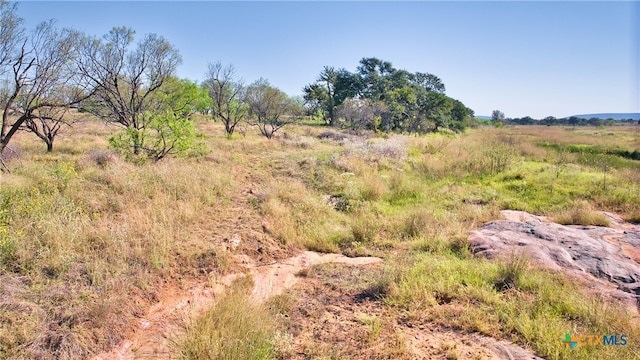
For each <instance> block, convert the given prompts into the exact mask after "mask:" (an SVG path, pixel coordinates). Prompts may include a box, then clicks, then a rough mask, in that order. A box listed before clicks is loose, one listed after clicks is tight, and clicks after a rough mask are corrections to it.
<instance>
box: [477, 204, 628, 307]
mask: <svg viewBox="0 0 640 360" xmlns="http://www.w3.org/2000/svg"><path fill="white" fill-rule="evenodd" d="M606 215H607V216H609V218H610V219H611V220H612V227H611V228H607V227H599V226H573V225H571V226H565V225H560V224H556V223H552V222H548V221H546V219H545V218H543V217H538V216H534V215H531V214H527V213H523V212H514V211H505V212H503V216H504V217H505V218H507V219H509V220H497V221H492V222H489V223H486V224H485V225H483V226H482V227H481V228H480V229H478V230H476V231H473V232H472V233H471V234H470V235H469V243H470V245H471V247H472V249H473V251H474V252H475V253H476V254H478V255H481V256H485V257H487V258H490V259H491V258H508V257H510V256H512V255H513V254H522V255H524V256H527V257H528V258H529V259H530V260H531V261H532V262H533V263H534V264H536V265H538V266H542V267H545V268H548V269H552V270H557V271H562V272H564V273H566V274H568V275H569V276H572V277H574V278H580V279H583V280H585V281H586V282H587V284H588V285H589V286H590V287H593V288H594V289H597V290H599V291H600V292H601V293H603V294H604V295H607V296H610V297H613V298H616V299H619V300H622V301H623V302H625V303H627V304H630V305H632V306H634V307H637V306H640V227H638V226H636V225H632V224H623V223H621V222H620V221H619V218H617V217H616V216H615V215H613V214H610V213H607V214H606Z"/></svg>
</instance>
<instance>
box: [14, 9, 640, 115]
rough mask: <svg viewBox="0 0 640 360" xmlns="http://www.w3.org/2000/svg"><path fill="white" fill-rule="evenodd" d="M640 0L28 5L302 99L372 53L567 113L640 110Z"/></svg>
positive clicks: (39, 17) (189, 73)
mask: <svg viewBox="0 0 640 360" xmlns="http://www.w3.org/2000/svg"><path fill="white" fill-rule="evenodd" d="M639 4H640V2H638V1H624V2H623V1H606V2H594V1H587V2H578V1H531V2H524V1H492V2H488V1H472V2H462V1H440V2H435V1H414V2H369V1H359V2H338V1H333V2H309V1H300V2H296V1H290V2H270V1H262V2H216V1H190V2H185V1H139V2H131V1H107V2H97V1H84V2H80V1H72V2H61V1H23V2H20V4H19V8H18V9H19V14H20V15H21V16H22V17H24V18H25V20H26V24H27V26H28V27H29V28H33V27H34V26H35V25H36V24H37V23H39V22H41V21H44V20H47V19H51V18H54V19H57V22H58V25H59V26H60V27H72V28H75V29H77V30H81V31H84V32H85V33H87V34H91V35H95V36H102V35H103V34H105V33H106V32H108V31H109V30H110V29H111V28H112V27H114V26H128V27H131V28H133V29H135V30H136V32H137V34H138V37H141V36H142V35H143V34H147V33H157V34H159V35H162V36H164V37H165V38H167V39H168V40H169V41H170V42H171V43H172V44H173V45H175V46H176V47H177V48H178V50H179V51H180V54H181V55H182V58H183V62H182V65H181V66H180V67H179V69H178V76H180V77H182V78H189V79H191V80H195V81H201V80H202V79H203V78H204V75H205V72H206V70H207V64H208V63H210V62H215V61H217V60H220V61H222V62H223V63H225V64H228V63H231V64H233V65H234V66H235V67H236V70H237V73H238V74H239V75H240V76H241V77H243V78H244V79H245V80H246V81H248V82H251V81H254V80H256V79H258V78H260V77H264V78H266V79H268V80H269V81H270V82H271V84H273V85H275V86H277V87H279V88H280V89H282V90H284V91H286V92H287V93H289V94H290V95H302V88H303V86H304V85H306V84H308V83H311V82H313V81H314V80H315V79H316V77H317V76H318V73H319V72H320V70H321V69H322V67H323V66H325V65H331V66H334V67H337V68H346V69H347V70H349V71H355V70H356V66H357V65H358V62H359V60H360V59H361V58H363V57H378V58H381V59H383V60H387V61H390V62H391V63H392V64H393V65H394V66H395V67H396V68H401V69H406V70H408V71H411V72H415V71H420V72H429V73H432V74H435V75H437V76H439V77H440V78H441V79H442V81H443V82H444V84H445V86H446V88H447V95H449V96H451V97H453V98H456V99H459V100H460V101H462V102H463V103H465V105H467V106H468V107H470V108H472V109H473V110H474V111H475V113H476V115H490V114H491V111H492V110H496V109H499V110H501V111H503V112H504V113H505V115H506V116H507V117H523V116H532V117H534V118H543V117H546V116H550V115H551V116H556V117H564V116H569V115H575V114H585V113H600V112H640V91H639V88H640V25H639V22H640V20H639V17H640V5H639Z"/></svg>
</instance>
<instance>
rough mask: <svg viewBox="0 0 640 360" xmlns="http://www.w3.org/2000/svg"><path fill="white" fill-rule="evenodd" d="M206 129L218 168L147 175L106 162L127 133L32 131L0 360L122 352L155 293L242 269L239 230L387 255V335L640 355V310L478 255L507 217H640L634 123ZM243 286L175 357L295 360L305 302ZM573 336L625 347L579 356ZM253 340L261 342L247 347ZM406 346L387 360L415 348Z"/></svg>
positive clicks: (291, 245)
mask: <svg viewBox="0 0 640 360" xmlns="http://www.w3.org/2000/svg"><path fill="white" fill-rule="evenodd" d="M198 127H199V129H200V130H201V131H202V132H203V133H204V134H205V135H206V144H207V147H208V148H209V150H208V152H207V154H206V155H204V156H199V157H192V158H168V159H165V160H163V161H161V162H159V163H152V162H149V163H146V164H142V165H133V164H131V163H128V162H126V161H125V160H123V159H122V158H121V157H120V156H118V154H116V153H114V152H113V151H112V150H110V149H109V148H108V142H107V139H108V137H109V135H110V134H112V133H113V132H114V131H116V130H117V129H115V128H111V127H106V126H105V125H103V124H101V123H98V122H93V121H90V120H88V121H86V122H83V123H79V124H76V125H75V126H74V127H73V128H71V129H68V130H67V132H66V134H65V135H64V137H63V138H61V139H60V140H58V141H57V142H56V145H55V148H54V151H53V153H46V152H45V150H46V148H45V146H44V144H42V143H39V142H37V141H36V139H35V137H31V136H28V135H27V134H21V135H20V136H19V137H18V138H16V139H15V140H16V141H15V142H14V143H12V147H13V148H14V150H15V152H16V153H17V154H19V157H17V158H15V159H12V160H9V161H8V165H9V166H10V167H11V169H12V173H10V174H8V173H2V174H0V358H43V359H54V358H55V359H58V358H59V359H76V358H81V357H89V356H91V355H93V354H96V353H98V352H100V351H104V350H107V349H109V348H111V347H113V346H114V345H116V344H117V343H118V342H119V341H121V340H122V339H123V338H125V337H126V336H127V334H128V333H129V332H130V331H131V330H132V329H133V327H134V326H135V319H136V317H137V316H140V314H141V313H142V312H143V311H144V309H146V308H147V307H148V306H149V305H150V304H153V303H154V301H155V297H156V295H157V293H156V292H157V289H158V288H160V287H162V286H166V285H167V284H180V283H181V282H183V281H184V280H185V279H202V281H207V279H211V278H215V277H217V276H220V275H222V274H226V273H230V272H234V271H238V270H239V269H240V265H239V264H237V263H236V260H235V258H234V257H233V256H231V254H230V253H229V251H228V250H226V247H225V245H224V244H225V241H226V239H228V238H231V237H232V236H233V235H239V236H240V237H241V238H242V243H241V246H240V248H239V251H240V252H242V253H245V254H247V255H249V256H251V257H253V258H255V259H258V260H259V261H270V260H273V259H281V258H284V257H286V256H287V255H288V254H292V253H293V252H295V251H296V250H297V249H304V248H306V249H310V250H316V251H322V252H341V253H344V254H346V255H349V256H359V255H374V256H380V257H383V258H384V259H385V269H384V273H383V274H382V275H380V276H378V277H376V279H375V281H373V280H372V281H373V283H372V284H369V285H368V286H373V288H375V289H377V290H376V292H375V296H374V297H375V301H376V302H377V304H378V305H377V306H380V307H381V309H383V310H384V319H383V321H382V320H381V321H382V323H384V324H386V323H387V322H390V321H395V320H394V319H399V318H402V319H409V320H410V321H411V322H414V323H437V324H439V325H441V326H445V327H447V328H450V329H455V330H456V331H459V332H461V333H467V332H477V333H480V334H484V335H488V336H491V337H494V338H497V339H506V340H510V341H513V342H515V343H517V344H520V345H522V346H527V347H530V348H531V349H532V350H533V351H534V352H536V353H537V354H538V355H540V356H543V357H546V358H550V359H565V358H571V359H576V358H577V359H593V358H620V359H630V358H638V357H640V355H638V354H639V352H640V345H638V341H637V339H640V327H639V326H638V322H637V317H636V316H635V315H632V314H629V313H627V312H625V310H623V309H620V308H618V307H616V305H615V304H610V303H607V302H606V301H604V300H602V299H597V298H594V297H593V296H590V295H589V294H585V293H584V292H583V291H582V290H581V289H580V288H578V287H577V285H575V284H573V283H572V282H571V281H569V280H568V279H566V278H565V277H563V275H562V274H557V273H552V272H549V271H544V270H540V269H536V268H535V267H534V266H533V265H532V264H530V263H528V262H527V261H526V260H525V259H519V258H514V259H512V260H511V261H507V262H491V261H487V260H483V259H478V258H476V257H474V256H473V255H472V254H471V253H470V251H469V248H468V243H467V234H468V233H469V231H470V230H473V229H476V228H478V227H479V226H480V225H481V224H483V223H484V222H486V221H490V220H493V219H497V218H498V217H499V211H500V210H502V209H514V210H525V211H529V212H532V213H535V214H540V215H546V216H549V217H550V218H552V219H555V220H557V221H558V222H562V223H581V224H606V223H605V222H606V219H603V218H602V217H601V216H598V213H596V212H595V210H607V211H613V212H617V213H620V214H622V215H623V217H624V218H626V219H627V220H629V221H635V222H638V221H640V161H638V160H635V159H633V154H634V151H636V150H638V149H640V133H639V132H638V131H639V130H638V129H637V128H634V127H617V126H614V127H607V128H562V127H507V128H502V129H494V128H481V129H471V130H468V131H467V132H466V133H464V134H461V135H453V134H432V135H429V136H421V137H416V136H405V135H391V136H389V137H384V138H383V137H375V136H373V135H371V134H361V135H357V136H356V135H351V134H346V133H342V132H339V131H336V130H332V129H329V128H326V127H322V126H318V125H316V124H306V125H298V126H291V127H289V128H285V129H284V131H283V133H282V134H281V135H280V136H279V137H278V138H275V139H272V140H267V139H264V138H262V137H259V136H258V134H257V133H255V132H254V131H252V130H255V129H249V131H247V133H246V136H239V135H238V136H235V137H233V138H232V139H226V138H225V137H224V131H223V127H222V125H221V124H216V123H210V122H200V123H198ZM576 208H580V209H582V211H581V212H580V213H576V211H575V209H576ZM248 288H249V286H248V285H247V284H239V285H236V286H234V290H233V291H230V294H229V295H228V296H227V297H225V298H223V299H221V300H220V301H219V302H218V304H217V305H216V306H214V308H212V309H211V310H210V311H206V312H205V313H204V314H203V315H202V317H201V318H199V319H196V320H194V322H193V323H189V324H187V325H186V330H185V334H186V335H184V336H182V337H180V338H179V339H176V340H175V341H176V343H177V344H178V345H176V354H178V355H177V356H180V357H182V358H185V359H199V358H229V357H228V356H227V355H229V354H233V356H232V358H236V359H239V358H247V359H248V358H277V357H281V358H288V357H291V356H292V355H291V353H290V352H288V350H286V348H287V344H286V342H287V340H286V339H290V337H291V334H292V332H293V330H292V326H293V325H292V324H291V323H290V322H287V321H285V320H283V319H286V318H287V317H288V316H289V315H292V314H293V313H292V312H293V307H292V306H288V305H287V304H285V303H284V302H282V303H278V302H277V301H275V302H270V303H268V304H267V305H266V306H264V307H261V308H260V309H256V308H255V306H254V305H252V304H250V303H249V302H247V301H245V300H246V291H247V289H248ZM289 313H291V314H289ZM229 314H254V315H252V316H253V317H246V316H229ZM285 315H286V316H285ZM265 319H268V320H265ZM317 321H320V319H317ZM361 321H362V323H363V326H365V327H367V326H368V327H371V328H372V329H373V328H376V329H378V330H376V331H382V332H384V331H385V330H384V329H386V328H387V327H385V326H378V325H376V324H377V322H376V321H377V320H376V321H373V320H371V319H369V318H366V319H365V318H364V317H363V318H362V319H361ZM256 322H260V323H262V324H264V326H263V327H259V328H254V327H253V326H252V324H255V323H256ZM247 329H253V330H255V331H247ZM566 332H571V333H579V334H609V333H622V332H624V333H625V334H627V337H628V338H629V339H631V340H630V342H629V344H628V345H627V346H620V347H583V348H580V349H574V350H568V349H566V348H565V346H564V345H563V344H562V343H561V339H562V337H563V336H564V334H565V333H566ZM202 334H206V336H204V337H203V336H202ZM241 335H242V336H245V335H246V336H249V337H250V339H245V340H243V341H242V343H243V344H255V345H251V346H249V347H248V348H242V347H239V346H236V345H237V343H238V340H237V339H235V338H236V337H238V336H241ZM345 336H348V334H345ZM283 339H285V340H283ZM308 341H313V340H308ZM234 344H235V345H234ZM307 345H308V346H307V348H313V346H314V344H313V343H310V344H307ZM316 345H318V346H320V345H321V344H316ZM353 346H355V345H353ZM394 346H395V347H394V351H395V352H394V354H395V355H394V357H401V356H402V354H403V351H407V350H406V349H404V348H403V346H402V344H396V345H394ZM450 353H451V354H452V355H451V356H454V355H455V351H453V352H451V351H450ZM404 354H405V355H406V354H408V352H407V353H404ZM338 355H339V354H338ZM225 356H227V357H225ZM338 357H339V356H338Z"/></svg>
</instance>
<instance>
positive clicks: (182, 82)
mask: <svg viewBox="0 0 640 360" xmlns="http://www.w3.org/2000/svg"><path fill="white" fill-rule="evenodd" d="M150 100H151V101H150V102H149V108H150V109H156V110H157V111H158V112H164V111H166V110H170V111H172V112H173V113H175V114H176V115H179V116H181V117H186V118H190V117H191V115H193V114H195V113H197V112H199V113H202V112H204V111H206V110H207V109H210V108H211V106H212V104H211V98H210V97H209V94H208V93H207V90H206V89H205V88H203V87H201V86H198V84H197V83H195V82H193V81H191V80H189V79H178V78H177V77H175V76H169V77H168V78H167V79H166V81H165V83H164V84H163V85H162V86H161V87H160V88H159V89H158V91H156V92H155V93H153V94H152V95H151V96H150Z"/></svg>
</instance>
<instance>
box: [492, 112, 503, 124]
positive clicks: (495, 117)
mask: <svg viewBox="0 0 640 360" xmlns="http://www.w3.org/2000/svg"><path fill="white" fill-rule="evenodd" d="M504 119H505V117H504V113H503V112H502V111H500V110H493V112H492V113H491V120H492V121H502V122H504Z"/></svg>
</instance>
